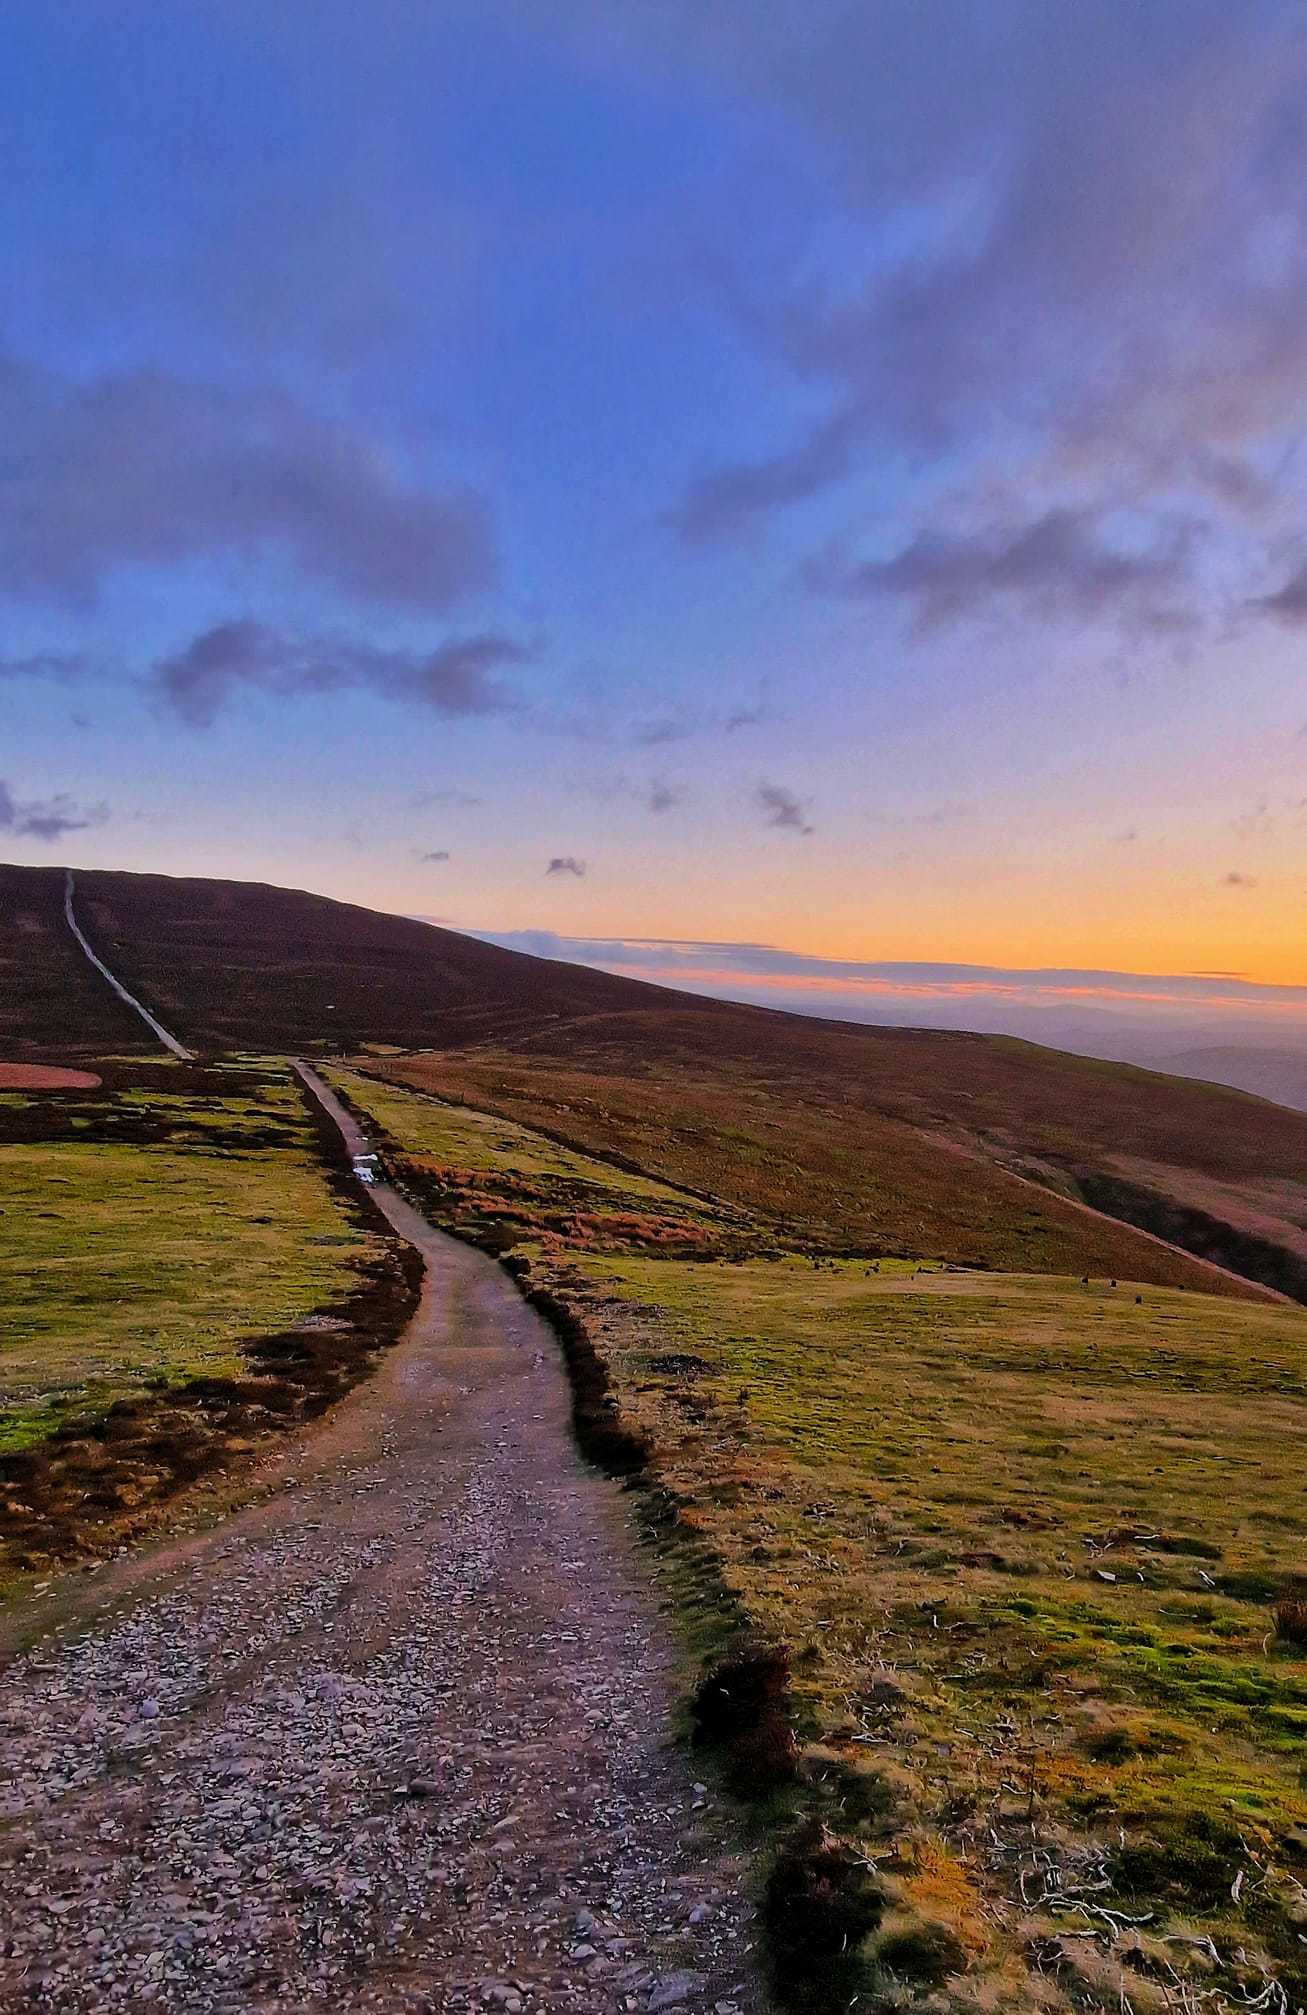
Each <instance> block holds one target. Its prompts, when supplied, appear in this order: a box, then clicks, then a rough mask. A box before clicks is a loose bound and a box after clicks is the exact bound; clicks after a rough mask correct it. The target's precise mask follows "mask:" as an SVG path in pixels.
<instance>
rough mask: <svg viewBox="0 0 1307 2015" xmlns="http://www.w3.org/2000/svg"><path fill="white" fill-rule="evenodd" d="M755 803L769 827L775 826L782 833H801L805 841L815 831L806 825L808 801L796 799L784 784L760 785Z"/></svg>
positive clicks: (764, 783)
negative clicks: (756, 802)
mask: <svg viewBox="0 0 1307 2015" xmlns="http://www.w3.org/2000/svg"><path fill="white" fill-rule="evenodd" d="M757 801H758V805H759V807H760V809H761V811H762V815H763V818H764V819H765V821H766V823H767V824H768V825H769V826H776V827H778V828H779V829H780V830H781V831H782V832H787V833H801V834H802V835H803V837H804V838H805V839H806V838H807V837H808V835H809V834H810V833H812V832H813V831H814V830H815V828H814V827H813V826H811V825H809V823H808V805H809V803H810V800H809V799H807V798H800V797H797V796H796V795H795V793H794V792H793V791H791V790H787V788H786V787H785V785H784V784H771V783H766V782H763V783H760V784H759V785H758V789H757Z"/></svg>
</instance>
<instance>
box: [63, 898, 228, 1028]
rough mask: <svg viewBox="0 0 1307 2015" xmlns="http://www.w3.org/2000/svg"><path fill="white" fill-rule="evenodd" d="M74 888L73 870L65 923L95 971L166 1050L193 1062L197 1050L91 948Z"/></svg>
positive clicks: (65, 902) (65, 901)
mask: <svg viewBox="0 0 1307 2015" xmlns="http://www.w3.org/2000/svg"><path fill="white" fill-rule="evenodd" d="M73 888H74V883H73V871H72V869H71V868H65V869H64V921H65V922H66V923H67V925H68V928H69V930H70V931H71V932H72V934H73V936H74V937H75V938H76V940H77V942H78V944H79V945H80V946H81V948H82V950H83V951H84V952H85V953H86V956H87V958H88V959H89V960H90V961H91V964H92V965H93V966H94V967H95V970H96V971H97V972H98V973H101V974H102V975H103V977H104V978H105V979H107V980H108V982H109V984H110V986H111V987H112V988H113V990H114V992H115V993H116V994H117V996H118V998H119V1000H121V1001H126V1003H127V1005H128V1007H129V1008H131V1009H132V1011H133V1013H135V1014H138V1015H139V1016H140V1017H141V1020H142V1021H143V1022H144V1023H145V1025H146V1027H147V1028H148V1029H149V1030H150V1031H151V1033H152V1034H153V1035H155V1036H157V1037H158V1039H159V1041H160V1042H161V1043H162V1044H163V1046H164V1048H165V1049H169V1050H171V1051H172V1053H173V1055H174V1056H175V1057H180V1058H181V1061H182V1062H183V1063H190V1062H191V1061H192V1060H193V1058H194V1055H195V1052H194V1050H189V1049H187V1047H186V1045H185V1043H183V1042H179V1041H178V1039H177V1037H176V1036H175V1035H173V1034H172V1033H171V1031H170V1030H168V1029H166V1028H165V1027H164V1025H163V1023H162V1022H161V1021H159V1020H158V1018H157V1017H156V1016H155V1015H152V1014H151V1013H150V1010H149V1008H147V1007H143V1006H142V1005H141V1003H140V1001H138V1000H137V998H136V995H135V994H133V993H128V991H127V988H126V987H125V986H124V985H123V983H122V981H121V980H120V979H119V978H118V977H117V975H116V974H115V973H111V972H110V970H109V968H108V966H107V965H106V964H105V962H104V960H103V959H102V958H101V957H100V956H99V954H98V953H97V952H95V951H93V950H92V949H91V946H90V944H89V943H88V942H87V939H86V937H85V935H84V933H83V931H82V927H81V925H80V924H79V923H78V921H77V912H76V910H75V909H74V908H73Z"/></svg>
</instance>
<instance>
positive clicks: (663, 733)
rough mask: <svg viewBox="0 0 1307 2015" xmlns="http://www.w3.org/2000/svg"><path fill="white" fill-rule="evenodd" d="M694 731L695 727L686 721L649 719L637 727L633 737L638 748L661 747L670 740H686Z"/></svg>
mask: <svg viewBox="0 0 1307 2015" xmlns="http://www.w3.org/2000/svg"><path fill="white" fill-rule="evenodd" d="M693 733H694V729H693V728H692V727H690V726H689V725H688V723H686V722H685V721H673V720H662V721H649V722H648V723H647V724H646V725H645V726H644V727H642V728H637V729H636V731H635V734H634V736H633V738H632V739H633V740H634V742H635V745H636V747H637V748H641V749H660V748H663V747H665V746H666V744H667V743H668V742H683V741H686V740H688V739H689V737H690V736H691V735H692V734H693Z"/></svg>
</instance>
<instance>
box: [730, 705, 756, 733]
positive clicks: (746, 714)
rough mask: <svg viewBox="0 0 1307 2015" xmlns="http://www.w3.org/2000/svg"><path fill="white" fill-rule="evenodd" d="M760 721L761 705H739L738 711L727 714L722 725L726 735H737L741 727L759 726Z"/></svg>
mask: <svg viewBox="0 0 1307 2015" xmlns="http://www.w3.org/2000/svg"><path fill="white" fill-rule="evenodd" d="M762 721H763V714H762V709H761V707H741V708H740V709H739V710H738V712H736V713H733V714H728V715H727V716H726V719H725V720H724V721H723V722H722V726H723V728H724V729H725V731H726V733H727V734H728V735H738V734H739V732H740V729H741V728H760V727H761V726H762Z"/></svg>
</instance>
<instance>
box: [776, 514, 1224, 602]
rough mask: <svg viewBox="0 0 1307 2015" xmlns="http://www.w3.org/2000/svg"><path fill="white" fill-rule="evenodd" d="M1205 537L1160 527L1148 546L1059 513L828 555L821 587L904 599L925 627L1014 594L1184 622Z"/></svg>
mask: <svg viewBox="0 0 1307 2015" xmlns="http://www.w3.org/2000/svg"><path fill="white" fill-rule="evenodd" d="M1197 538H1198V534H1197V532H1196V530H1195V528H1194V526H1192V525H1191V524H1189V523H1187V522H1184V523H1179V524H1172V525H1169V526H1162V527H1153V528H1151V529H1150V532H1149V534H1148V536H1147V539H1146V541H1145V542H1144V543H1142V544H1141V543H1138V542H1135V543H1134V544H1132V545H1129V546H1128V545H1125V544H1123V543H1121V542H1120V541H1119V540H1117V541H1115V542H1114V541H1113V539H1112V538H1111V536H1110V534H1109V531H1108V529H1107V527H1106V525H1105V524H1104V521H1103V519H1102V517H1101V515H1100V514H1098V513H1096V512H1092V511H1083V510H1082V511H1075V510H1067V509H1054V510H1048V511H1045V512H1044V513H1043V514H1042V516H1040V517H1037V518H1032V519H1030V520H1028V521H1026V522H1024V523H1017V524H1009V525H1004V526H1001V527H997V528H991V529H987V530H984V531H979V532H970V533H966V532H962V533H959V532H947V531H934V530H928V531H922V532H918V533H917V534H916V536H915V538H913V539H912V540H911V541H910V543H909V544H908V545H906V546H904V547H903V548H902V550H901V551H899V552H898V553H896V554H895V555H894V556H893V558H892V559H888V560H864V561H861V562H858V563H847V562H841V561H839V560H838V559H837V560H828V561H827V562H825V563H823V564H822V565H821V566H820V567H819V568H814V569H813V570H812V578H813V580H814V583H815V584H817V585H820V586H824V587H826V588H827V589H828V590H832V591H835V592H838V593H842V594H845V595H855V596H873V595H884V594H889V595H898V596H902V597H903V599H904V600H905V601H907V602H908V603H910V604H911V606H912V608H913V611H914V614H915V619H916V622H917V624H918V626H919V627H920V628H922V629H930V628H933V627H934V626H936V625H938V624H941V623H949V622H956V621H958V620H959V619H961V618H963V617H966V616H968V615H970V614H972V613H973V612H974V611H975V610H977V609H980V608H983V607H984V606H986V605H987V604H988V603H990V602H992V601H994V600H995V599H996V598H1000V597H1007V598H1011V599H1012V600H1013V601H1015V602H1018V603H1022V604H1024V605H1026V606H1027V607H1028V608H1029V609H1030V610H1031V611H1032V612H1033V613H1037V614H1041V615H1047V616H1069V617H1077V618H1091V617H1096V616H1105V615H1106V616H1112V617H1114V618H1116V619H1119V620H1124V621H1127V622H1130V623H1133V624H1138V625H1139V626H1141V627H1145V628H1155V629H1165V628H1173V627H1176V626H1179V625H1182V624H1183V623H1184V622H1185V621H1186V616H1185V613H1184V610H1183V608H1182V606H1181V604H1180V602H1179V599H1178V597H1179V595H1180V592H1181V591H1182V589H1183V588H1184V586H1185V584H1186V582H1187V580H1188V578H1189V570H1190V565H1191V556H1192V553H1193V549H1194V546H1195V544H1196V542H1197Z"/></svg>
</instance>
